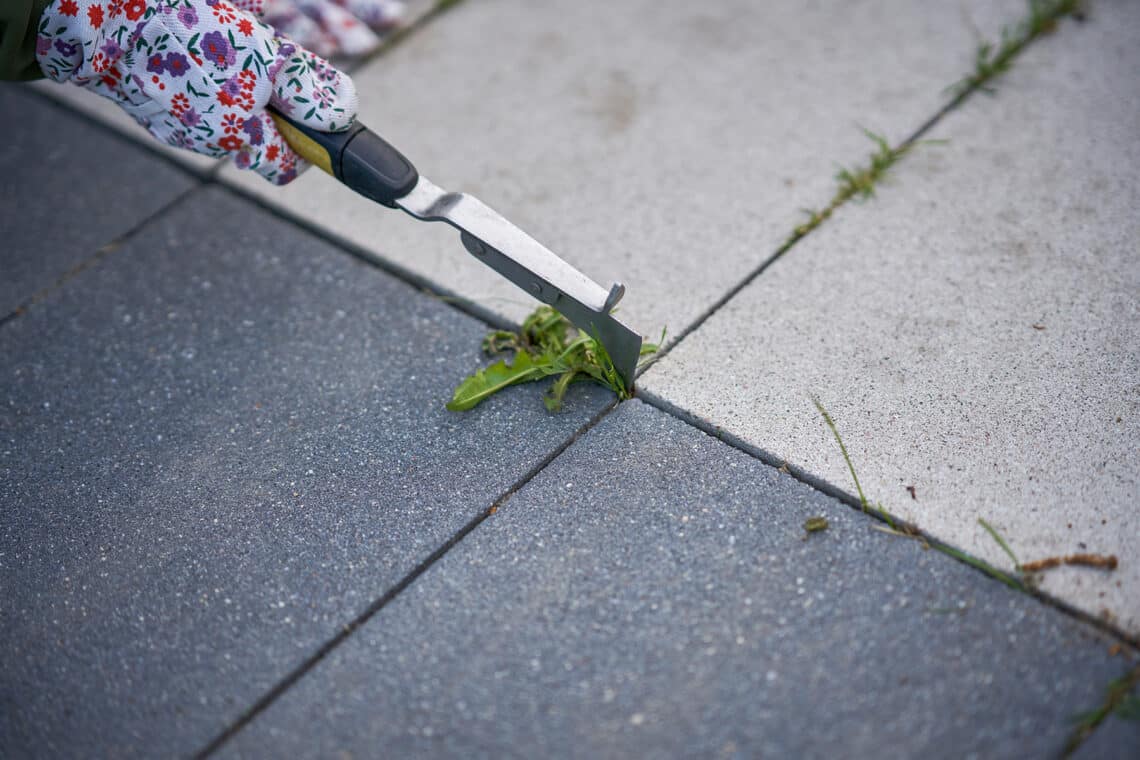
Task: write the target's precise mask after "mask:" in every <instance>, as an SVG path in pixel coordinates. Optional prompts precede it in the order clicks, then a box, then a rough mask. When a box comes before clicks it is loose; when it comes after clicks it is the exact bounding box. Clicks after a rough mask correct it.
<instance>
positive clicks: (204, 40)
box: [36, 0, 357, 185]
mask: <svg viewBox="0 0 1140 760" xmlns="http://www.w3.org/2000/svg"><path fill="white" fill-rule="evenodd" d="M236 1H237V2H239V3H240V4H241V5H242V7H243V8H245V9H248V10H251V11H254V12H256V11H258V10H259V8H258V6H259V5H260V0H236ZM36 58H37V60H38V61H39V64H40V68H41V69H43V72H44V74H46V75H47V76H48V77H49V78H51V79H54V80H56V81H58V82H65V81H70V82H73V83H75V84H77V85H80V86H81V87H85V88H86V89H89V90H92V91H94V92H97V93H99V94H100V95H103V96H104V97H107V98H110V99H112V100H114V101H115V102H117V103H118V104H119V105H120V106H122V107H123V109H125V110H126V111H127V113H129V114H130V115H131V116H133V117H134V118H135V120H136V121H138V122H139V123H140V124H142V125H143V126H144V127H146V129H147V130H148V131H149V132H150V133H151V134H152V135H154V136H155V137H156V138H158V139H159V140H161V141H163V142H165V143H168V144H170V145H175V146H178V147H181V148H188V149H189V150H192V151H195V152H197V153H204V154H206V155H208V156H215V157H222V156H225V155H228V154H232V155H233V158H234V163H235V164H237V166H238V167H240V168H243V169H253V170H254V171H256V172H258V173H259V174H261V175H262V176H263V177H265V178H266V179H268V180H270V181H271V182H274V183H276V184H281V185H283V184H285V183H286V182H289V181H290V180H292V179H293V178H294V177H296V176H297V173H298V172H300V171H301V170H302V169H304V167H305V166H306V164H305V162H304V161H303V160H302V159H301V158H300V157H299V156H297V155H296V154H295V153H294V152H293V150H292V149H291V148H290V147H289V146H288V144H286V142H285V140H284V139H283V138H282V137H281V134H280V133H279V132H278V131H277V127H276V125H275V124H274V123H273V120H272V119H271V118H270V117H269V115H268V113H267V112H266V106H267V105H272V106H273V107H274V108H276V109H277V110H278V111H280V112H282V113H284V114H286V115H288V116H289V117H290V118H292V119H294V120H295V121H298V122H301V123H303V124H305V125H307V126H310V127H312V128H314V129H318V130H322V131H326V132H336V131H341V130H344V129H347V128H348V127H349V126H351V125H352V121H353V119H355V118H356V106H357V102H356V88H355V87H354V85H353V84H352V80H351V79H349V78H348V76H347V75H345V74H342V73H341V72H339V71H337V70H336V69H334V68H333V67H332V66H330V65H329V64H328V62H326V61H325V60H324V59H322V58H320V57H318V56H316V55H314V54H313V53H310V52H308V51H307V50H304V49H302V48H300V47H298V46H297V45H295V44H294V43H292V42H291V41H289V40H288V39H286V38H284V37H280V36H278V35H276V34H275V33H274V32H273V30H272V29H271V28H269V27H268V26H266V25H265V24H263V23H261V22H260V21H258V20H257V19H256V18H255V17H254V16H252V15H250V14H248V13H246V12H245V11H244V10H241V9H239V8H238V7H235V5H234V4H231V3H230V2H228V1H227V0H53V2H52V3H51V5H49V6H48V8H47V10H46V11H45V12H44V14H43V16H42V17H41V19H40V26H39V35H38V38H37V40H36Z"/></svg>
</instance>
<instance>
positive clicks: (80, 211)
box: [0, 83, 194, 319]
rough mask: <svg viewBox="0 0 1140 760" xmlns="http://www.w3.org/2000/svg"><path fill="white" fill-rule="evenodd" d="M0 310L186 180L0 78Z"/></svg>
mask: <svg viewBox="0 0 1140 760" xmlns="http://www.w3.org/2000/svg"><path fill="white" fill-rule="evenodd" d="M0 129H2V130H3V134H4V141H3V144H2V145H0V175H3V181H2V182H0V230H3V235H4V239H3V241H2V242H0V319H3V318H4V317H6V316H8V315H10V314H11V313H12V312H14V311H15V310H16V309H18V308H19V307H20V306H22V305H24V304H27V303H28V302H29V301H30V300H31V299H32V298H33V297H34V296H36V295H37V294H39V293H40V292H41V291H43V290H44V289H45V288H49V287H51V286H52V285H54V284H55V283H56V282H57V281H58V280H59V279H60V278H61V277H63V276H64V275H65V274H67V273H68V272H69V271H71V270H72V269H73V268H75V267H76V266H79V265H80V264H82V263H83V262H85V261H87V260H89V259H90V258H91V257H92V256H94V255H95V254H96V251H97V250H98V249H99V247H100V246H103V245H105V244H107V243H111V242H112V241H114V240H115V239H116V238H117V237H119V236H120V235H123V234H124V233H126V232H128V231H129V230H131V229H132V228H134V227H135V226H136V225H138V224H140V223H141V222H142V221H143V220H145V219H147V218H148V217H150V216H151V215H152V214H154V213H155V212H157V211H159V210H160V209H161V208H162V207H163V206H165V205H166V204H168V203H170V201H172V200H174V199H175V198H177V197H178V196H179V195H180V194H182V193H184V192H186V191H187V190H188V189H190V188H191V187H192V186H193V185H194V180H193V179H192V178H190V177H188V176H186V175H185V174H183V173H182V172H180V171H178V170H177V169H174V168H173V167H170V166H167V165H166V164H165V163H164V162H162V161H160V160H157V159H155V158H153V157H152V156H148V155H146V154H145V153H144V152H143V151H140V150H138V149H137V148H135V147H133V146H132V145H130V143H128V142H127V141H125V140H120V139H117V138H116V137H114V136H113V135H108V134H106V133H104V132H103V131H101V130H99V129H93V128H92V126H91V125H90V124H88V123H86V122H85V121H84V120H82V119H76V118H75V117H74V115H72V114H71V113H69V112H68V111H66V110H65V109H62V108H60V107H58V106H55V105H53V104H51V103H48V102H45V101H44V100H43V99H42V98H39V97H36V96H35V95H34V94H32V93H29V92H27V91H26V85H17V84H11V83H0Z"/></svg>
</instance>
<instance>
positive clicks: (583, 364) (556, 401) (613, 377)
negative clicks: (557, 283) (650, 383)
mask: <svg viewBox="0 0 1140 760" xmlns="http://www.w3.org/2000/svg"><path fill="white" fill-rule="evenodd" d="M664 340H665V333H664V331H662V333H661V342H664ZM660 345H661V344H660V343H645V344H643V345H642V347H641V356H642V358H643V359H644V358H645V357H647V356H650V355H651V354H653V353H655V352H656V351H657V350H658V348H659V347H660ZM483 353H484V354H486V355H487V356H489V357H495V356H500V355H502V354H510V355H511V356H510V358H509V361H508V359H500V360H499V361H497V362H495V363H494V364H492V365H490V366H489V367H485V368H484V369H481V370H478V371H476V372H475V374H473V375H470V376H469V377H467V378H466V379H465V380H464V381H463V382H462V383H460V384H459V386H458V387H457V388H456V389H455V393H454V394H453V395H452V398H451V401H450V402H448V404H447V408H448V409H450V410H451V411H453V412H463V411H467V410H468V409H472V408H474V407H475V406H476V405H478V404H479V403H480V402H481V401H483V400H484V399H487V398H490V397H491V396H493V395H494V394H496V393H498V392H499V391H501V390H503V389H504V388H508V387H510V386H512V385H518V384H519V383H529V382H534V381H537V380H542V379H544V378H547V377H554V378H555V379H554V382H553V383H552V384H551V386H550V388H549V389H548V390H547V392H546V395H545V396H544V397H543V402H544V403H545V404H546V408H547V409H548V410H549V411H551V412H556V411H558V410H559V409H561V408H562V401H563V399H564V398H565V397H566V391H567V390H568V389H569V388H570V386H571V385H572V384H573V383H576V382H581V381H593V382H596V383H599V384H600V385H604V386H605V387H607V388H609V389H610V390H612V391H613V392H614V393H616V394H617V396H618V398H619V399H622V400H625V399H627V398H629V397H630V392H629V391H628V390H627V389H626V387H625V382H624V381H623V380H622V378H621V376H620V375H619V374H618V373H617V370H616V369H614V363H613V360H612V359H610V355H609V353H607V352H606V349H605V347H604V346H602V344H601V342H600V341H598V340H597V339H596V338H595V337H594V336H591V335H587V334H585V333H583V332H581V331H579V330H578V329H577V328H576V327H574V325H572V324H571V323H570V320H568V319H566V317H564V316H562V315H561V314H559V313H558V312H557V311H555V310H554V309H552V308H550V307H549V306H540V307H538V308H537V309H535V311H534V312H532V313H531V315H530V316H529V317H527V318H526V319H525V320H524V321H523V324H522V329H521V330H519V331H518V332H511V331H510V330H495V331H493V332H491V333H489V334H488V335H487V337H486V338H484V339H483Z"/></svg>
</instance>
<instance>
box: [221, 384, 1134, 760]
mask: <svg viewBox="0 0 1140 760" xmlns="http://www.w3.org/2000/svg"><path fill="white" fill-rule="evenodd" d="M813 516H823V517H826V519H827V520H828V521H829V527H828V528H827V529H826V530H824V531H821V532H817V533H813V534H811V535H810V536H809V535H807V534H806V533H805V530H804V528H803V524H804V522H805V520H807V519H808V518H809V517H813ZM876 526H877V523H876V522H875V521H873V520H871V519H870V518H868V517H866V516H865V515H862V514H860V513H859V512H858V511H856V510H853V509H851V508H849V507H847V506H845V505H843V504H841V503H839V502H837V501H835V500H834V499H831V498H829V497H827V496H824V495H823V494H821V493H820V492H818V491H816V490H814V489H812V488H809V487H807V486H805V485H804V484H802V483H800V482H798V481H796V480H794V479H793V478H792V477H791V476H789V475H786V474H783V473H781V472H779V471H778V470H776V469H775V468H772V467H768V466H766V465H763V464H761V463H760V462H759V461H758V460H756V459H754V458H752V457H749V456H747V455H746V454H744V453H742V452H740V451H739V450H736V449H733V448H731V447H729V446H728V445H726V444H724V443H722V442H720V441H717V440H715V439H714V438H712V437H710V436H707V435H705V434H704V433H702V432H700V431H698V430H696V429H694V428H692V427H691V426H688V425H686V424H685V423H683V422H681V421H679V420H677V419H676V418H674V417H672V416H670V415H667V414H664V413H662V412H660V411H658V410H655V409H653V408H652V407H649V406H647V405H645V404H642V403H641V402H638V401H631V402H628V403H625V404H622V405H621V406H619V407H618V409H617V410H616V411H615V412H613V413H611V414H610V415H608V416H607V417H606V418H604V419H603V420H602V421H601V422H600V423H599V424H598V425H597V426H596V427H594V428H592V429H591V430H590V431H589V432H588V433H587V434H586V435H585V436H583V437H582V438H581V439H579V440H578V441H577V442H575V443H574V444H573V445H572V446H571V447H570V448H569V449H567V450H566V451H565V452H564V453H563V454H562V455H560V456H559V457H558V458H557V459H555V460H554V461H553V462H552V463H551V464H550V465H549V466H548V467H547V468H546V469H544V470H543V471H542V472H541V473H539V475H538V476H537V477H536V478H535V479H534V480H532V481H531V482H529V483H528V484H527V485H526V486H525V487H524V488H523V489H522V490H520V491H519V492H518V493H517V494H516V495H514V496H513V497H512V498H511V499H510V500H508V501H507V502H506V503H505V504H504V505H503V506H502V507H501V508H500V509H499V510H498V512H496V513H495V514H494V515H492V516H491V517H489V518H488V519H487V520H486V521H485V522H483V523H482V524H481V525H480V526H479V527H478V528H477V529H476V530H474V531H473V532H472V533H470V534H469V535H468V536H467V537H466V538H465V539H464V540H463V541H462V542H460V543H459V544H457V545H456V546H454V547H453V548H452V549H451V551H449V552H448V553H447V554H446V555H445V556H444V557H443V558H442V559H440V560H439V561H438V562H436V563H435V564H434V565H433V566H432V567H431V568H430V569H429V570H428V571H427V572H425V573H424V574H423V575H422V576H420V578H419V579H417V580H416V582H415V583H414V584H412V585H411V586H410V587H408V589H406V590H405V592H404V593H403V594H401V595H400V596H399V597H397V598H396V599H395V600H394V601H393V602H392V603H391V604H389V605H388V606H387V607H385V608H384V609H383V610H381V612H380V613H379V614H378V615H376V616H375V617H373V618H372V620H371V621H370V622H369V623H368V624H367V625H366V626H364V627H362V628H360V629H358V630H357V631H356V632H355V633H354V634H353V635H352V636H351V637H349V638H348V639H347V640H346V641H345V642H344V644H343V645H342V646H340V647H338V648H336V649H335V650H333V651H332V652H331V653H330V654H329V655H328V657H326V658H325V659H324V660H323V661H322V662H320V663H319V664H318V665H317V667H316V668H314V669H313V670H312V671H311V672H310V673H309V674H308V675H307V676H306V677H305V678H303V679H301V680H300V681H299V682H298V683H297V684H296V685H295V687H294V688H293V689H291V690H289V691H288V692H286V693H285V694H284V695H283V696H282V697H281V699H279V700H278V701H276V702H275V703H273V704H272V705H271V706H270V707H269V708H268V709H267V710H266V711H265V712H264V713H262V714H261V715H260V716H259V717H257V718H256V719H255V720H253V721H252V722H251V723H250V724H249V725H248V726H247V727H246V728H245V730H243V731H241V732H239V733H238V734H236V736H235V737H234V738H233V740H232V741H231V742H230V743H229V744H227V745H225V746H224V747H223V751H222V756H235V757H263V756H267V755H269V756H276V755H284V754H287V755H289V756H292V757H367V756H370V755H374V754H375V753H376V751H378V750H377V748H383V752H384V753H385V754H386V755H389V756H393V757H542V756H552V757H834V756H836V754H837V753H838V754H841V755H843V756H849V757H872V756H873V757H881V756H888V757H921V756H927V755H931V754H933V755H942V754H945V753H946V752H947V751H948V748H951V747H952V748H953V752H954V754H956V755H960V756H985V757H1048V756H1052V755H1054V754H1056V753H1057V752H1058V750H1060V748H1062V747H1063V746H1064V743H1065V741H1066V739H1067V738H1068V736H1069V733H1070V730H1071V723H1070V717H1071V716H1072V714H1073V713H1075V712H1077V711H1078V710H1080V709H1083V708H1084V707H1085V706H1087V705H1095V704H1096V703H1097V702H1098V700H1099V699H1100V697H1101V691H1102V687H1103V685H1104V684H1105V683H1107V682H1108V680H1110V679H1111V678H1114V677H1117V676H1119V675H1120V672H1121V670H1122V666H1121V663H1120V659H1119V658H1118V657H1112V656H1111V655H1110V653H1109V643H1108V642H1107V641H1106V640H1105V638H1104V634H1103V633H1101V632H1100V631H1098V630H1096V629H1095V628H1093V627H1092V626H1089V625H1087V624H1085V623H1081V622H1078V621H1076V620H1075V619H1073V618H1072V617H1070V616H1067V615H1065V614H1063V613H1061V612H1060V611H1058V610H1056V609H1054V608H1051V607H1049V606H1048V605H1045V604H1042V603H1041V602H1040V601H1038V600H1036V599H1034V598H1032V597H1030V596H1028V595H1025V594H1022V593H1019V592H1016V591H1013V590H1011V589H1009V588H1008V587H1006V586H1004V585H1002V584H1000V583H997V582H994V581H993V580H992V579H990V578H988V577H986V576H984V575H983V574H981V573H978V572H976V571H975V570H973V569H971V568H970V567H968V566H966V565H964V564H962V563H959V562H957V561H955V560H952V559H950V558H948V557H946V556H945V555H942V554H939V553H937V552H935V551H924V550H923V549H922V547H921V546H920V545H919V543H918V542H916V541H911V540H906V539H900V538H897V537H893V536H888V535H886V534H884V533H881V532H879V531H877V530H875V527H876Z"/></svg>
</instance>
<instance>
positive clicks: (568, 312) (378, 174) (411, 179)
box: [273, 113, 641, 389]
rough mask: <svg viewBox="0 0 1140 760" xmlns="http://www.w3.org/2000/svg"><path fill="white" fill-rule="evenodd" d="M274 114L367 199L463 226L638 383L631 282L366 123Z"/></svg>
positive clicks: (502, 268) (484, 254) (312, 157)
mask: <svg viewBox="0 0 1140 760" xmlns="http://www.w3.org/2000/svg"><path fill="white" fill-rule="evenodd" d="M273 119H274V121H276V122H277V127H278V129H279V130H280V131H281V134H282V136H284V138H285V140H286V141H287V142H288V143H289V145H290V146H291V147H292V148H293V150H295V151H297V153H298V154H300V155H301V156H303V157H304V158H305V159H307V160H308V161H309V162H311V163H313V164H315V165H316V166H318V167H320V168H321V169H323V170H324V171H325V172H327V173H328V174H331V175H332V176H333V177H335V178H336V179H338V180H340V181H341V182H342V183H344V184H345V185H348V186H349V187H350V188H352V189H353V190H355V191H356V192H358V193H360V194H361V195H363V196H364V197H365V198H369V199H371V200H374V201H376V202H378V203H382V204H383V205H385V206H388V207H389V208H402V209H403V210H404V211H406V212H408V213H409V214H411V215H412V216H414V217H416V218H417V219H420V220H423V221H425V222H446V223H448V224H450V225H451V226H452V227H455V228H456V229H457V230H459V237H460V240H462V242H463V246H464V247H465V248H466V249H467V250H468V251H469V252H470V253H471V254H472V255H474V256H475V258H477V259H479V260H480V261H482V262H483V263H484V264H486V265H487V266H489V267H491V268H492V269H494V270H495V271H496V272H498V273H499V274H501V275H503V276H504V277H506V278H507V279H508V280H510V281H511V282H513V283H514V284H515V285H518V286H519V287H520V288H522V289H523V290H525V291H526V292H527V293H529V294H531V295H532V296H534V297H535V298H537V299H538V300H539V301H542V302H543V303H545V304H549V305H550V306H552V307H553V308H555V309H557V310H558V311H559V312H561V313H562V314H563V315H565V316H566V318H567V319H569V320H570V321H571V322H573V323H574V325H575V326H576V327H578V329H580V330H583V331H584V332H586V333H587V334H589V335H592V336H594V337H595V338H596V339H597V340H598V341H600V342H601V344H602V346H604V347H605V349H606V351H607V352H608V353H609V355H610V359H611V360H612V361H613V363H614V369H616V370H617V372H618V374H619V375H621V378H622V380H624V381H625V385H626V388H627V389H630V388H632V387H633V375H634V370H636V369H637V359H638V357H639V355H640V353H641V336H640V335H638V334H637V333H635V332H634V331H633V330H630V329H629V328H628V327H626V326H625V325H623V324H622V323H621V322H619V321H618V320H617V319H615V318H614V316H613V314H612V313H611V312H612V311H613V308H614V306H616V305H617V302H618V301H619V300H621V297H622V296H623V295H624V294H625V286H624V285H622V284H621V283H617V282H615V283H614V284H613V285H612V286H610V289H609V290H606V289H605V288H603V287H602V286H601V285H599V284H598V283H596V282H594V281H593V280H591V279H590V278H589V277H587V276H586V275H584V274H582V273H581V272H579V271H578V270H577V269H575V268H574V267H572V266H571V265H570V264H568V263H566V262H565V261H563V260H562V259H560V258H558V257H557V256H555V255H554V253H553V252H551V251H550V250H549V249H547V248H546V247H544V246H543V245H541V244H540V243H539V242H538V241H537V240H535V239H534V238H532V237H531V236H530V235H528V234H526V233H525V232H523V231H522V230H520V229H519V228H518V227H516V226H515V225H513V224H511V223H510V222H508V221H507V220H506V219H504V218H503V217H502V216H500V215H499V214H498V213H496V212H495V211H494V210H493V209H491V208H490V207H488V206H487V205H486V204H484V203H483V202H482V201H480V200H479V199H478V198H474V197H472V196H470V195H467V194H465V193H451V192H447V191H446V190H443V189H442V188H439V187H437V186H436V185H434V184H433V183H432V182H430V181H429V180H428V179H427V178H426V177H424V176H422V175H420V174H419V172H417V171H416V168H415V167H414V166H412V163H411V162H410V161H408V159H406V158H404V156H403V155H402V154H401V153H400V152H399V151H398V150H396V149H395V148H393V147H392V146H391V145H389V144H388V143H387V142H386V141H385V140H384V139H383V138H381V137H380V136H379V135H377V134H376V133H375V132H373V131H371V130H370V129H368V128H367V127H365V126H364V125H362V124H360V123H359V122H357V123H356V125H355V126H353V127H352V128H351V129H349V130H347V131H345V132H318V131H316V130H314V129H310V128H308V127H306V126H304V125H302V124H298V123H296V122H293V121H290V120H289V119H288V117H285V116H283V115H281V114H279V113H273Z"/></svg>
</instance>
